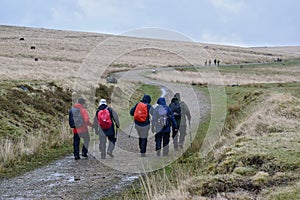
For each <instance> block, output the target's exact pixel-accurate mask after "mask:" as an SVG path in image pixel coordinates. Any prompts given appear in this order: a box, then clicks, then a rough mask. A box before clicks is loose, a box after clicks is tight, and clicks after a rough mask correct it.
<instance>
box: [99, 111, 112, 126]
mask: <svg viewBox="0 0 300 200" xmlns="http://www.w3.org/2000/svg"><path fill="white" fill-rule="evenodd" d="M97 119H98V124H99V126H100V127H101V128H102V130H107V129H109V128H110V127H111V125H112V121H111V117H110V112H109V110H108V108H105V109H103V110H100V111H99V112H98V116H97Z"/></svg>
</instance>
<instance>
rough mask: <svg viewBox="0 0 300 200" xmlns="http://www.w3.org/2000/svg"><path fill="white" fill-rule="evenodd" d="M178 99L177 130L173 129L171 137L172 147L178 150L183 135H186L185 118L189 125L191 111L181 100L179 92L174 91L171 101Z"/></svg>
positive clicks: (182, 140)
mask: <svg viewBox="0 0 300 200" xmlns="http://www.w3.org/2000/svg"><path fill="white" fill-rule="evenodd" d="M176 101H178V102H179V104H180V110H181V114H180V118H177V119H176V122H177V124H178V126H179V128H178V131H177V132H176V131H174V130H173V134H172V138H173V144H174V149H175V150H178V147H179V148H181V149H182V148H183V144H184V140H185V136H186V128H187V120H188V122H189V125H190V123H191V113H190V110H189V108H188V106H187V105H186V103H185V102H184V101H181V98H180V94H179V93H176V94H175V95H174V97H173V98H172V100H171V103H172V102H176Z"/></svg>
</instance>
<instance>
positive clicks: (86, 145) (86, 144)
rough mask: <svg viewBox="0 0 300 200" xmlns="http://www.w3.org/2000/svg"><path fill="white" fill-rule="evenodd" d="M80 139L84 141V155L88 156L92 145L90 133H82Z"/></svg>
mask: <svg viewBox="0 0 300 200" xmlns="http://www.w3.org/2000/svg"><path fill="white" fill-rule="evenodd" d="M79 137H80V138H82V139H83V145H82V155H87V153H88V148H89V144H90V134H89V133H88V132H86V133H80V134H79Z"/></svg>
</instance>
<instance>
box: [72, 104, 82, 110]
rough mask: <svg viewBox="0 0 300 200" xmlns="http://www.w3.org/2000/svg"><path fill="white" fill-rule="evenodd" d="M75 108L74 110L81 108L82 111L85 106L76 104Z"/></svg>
mask: <svg viewBox="0 0 300 200" xmlns="http://www.w3.org/2000/svg"><path fill="white" fill-rule="evenodd" d="M73 107H74V108H80V109H82V108H84V106H83V105H82V104H80V103H75V105H74V106H73Z"/></svg>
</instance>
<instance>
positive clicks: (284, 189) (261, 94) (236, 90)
mask: <svg viewBox="0 0 300 200" xmlns="http://www.w3.org/2000/svg"><path fill="white" fill-rule="evenodd" d="M226 93H227V96H228V105H227V112H228V114H227V117H226V121H225V127H224V129H223V132H222V136H221V138H220V140H219V142H218V144H217V146H216V148H215V149H214V151H212V152H211V153H210V154H209V155H208V156H207V157H206V158H205V159H201V158H200V157H199V149H200V146H201V144H202V141H203V138H204V135H205V134H206V131H207V130H208V127H209V122H205V123H204V124H202V125H201V126H200V128H199V130H198V133H197V139H196V140H195V141H194V143H193V146H192V148H190V149H189V150H188V151H187V152H186V153H185V154H184V155H183V156H182V157H181V158H180V159H178V160H177V161H176V162H174V163H173V164H171V165H170V166H168V167H166V168H165V169H163V170H159V171H156V172H153V173H149V174H145V175H143V176H141V178H140V180H139V182H137V183H136V184H135V185H134V187H132V189H129V190H128V191H127V192H125V194H124V193H123V194H122V195H121V196H122V197H124V199H126V198H130V199H188V198H196V199H197V198H199V199H202V198H203V199H213V198H216V197H217V196H218V197H219V198H222V197H224V198H225V197H226V198H229V199H256V198H262V199H299V196H300V191H299V189H298V188H299V185H300V176H299V174H300V173H299V172H300V168H299V166H300V154H299V153H300V152H299V149H300V140H299V137H298V136H299V130H300V129H299V127H300V125H299V120H298V119H299V117H300V107H299V105H300V100H299V98H300V95H299V94H300V83H284V84H279V85H278V84H259V85H254V84H252V85H245V86H240V87H227V88H226ZM118 198H120V195H117V196H114V197H112V198H111V199H118Z"/></svg>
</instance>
